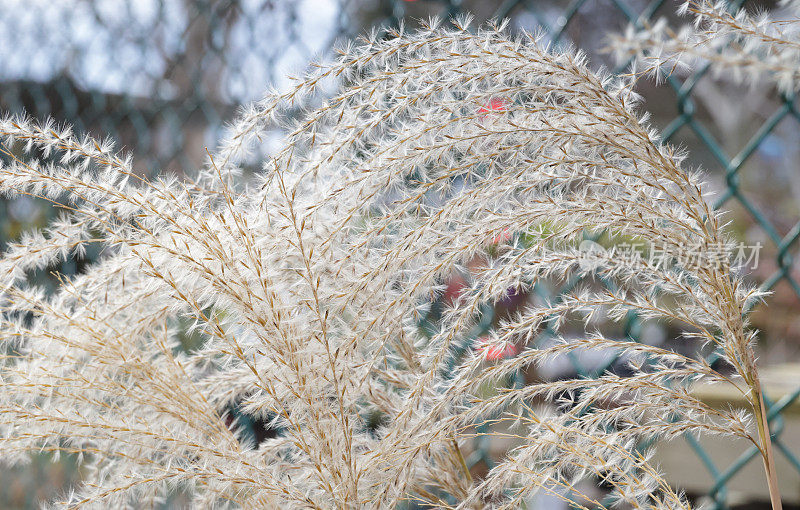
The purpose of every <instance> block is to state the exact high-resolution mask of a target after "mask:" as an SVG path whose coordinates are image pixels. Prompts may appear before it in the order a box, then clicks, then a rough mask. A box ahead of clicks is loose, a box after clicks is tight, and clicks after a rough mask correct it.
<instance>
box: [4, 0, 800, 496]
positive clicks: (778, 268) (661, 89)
mask: <svg viewBox="0 0 800 510" xmlns="http://www.w3.org/2000/svg"><path fill="white" fill-rule="evenodd" d="M0 4H8V5H4V6H3V7H2V11H0V12H2V14H0V41H2V46H0V47H2V48H4V50H2V51H3V55H2V58H0V109H2V110H3V111H10V112H23V111H25V112H27V113H28V114H30V115H32V116H34V117H37V118H45V117H48V116H50V117H53V118H55V119H56V120H58V121H63V122H66V123H69V124H72V125H74V126H75V128H76V130H78V131H87V132H90V133H95V134H101V135H103V136H110V137H112V138H114V139H116V140H118V141H119V143H120V144H121V145H124V146H126V147H128V148H130V149H131V150H132V151H133V152H134V154H135V156H137V160H138V165H139V167H138V169H139V170H140V171H142V172H144V173H156V172H165V171H170V172H179V173H180V172H189V171H191V170H192V169H193V168H196V167H197V166H198V165H200V164H201V162H202V158H203V152H202V151H203V147H204V146H208V147H213V146H214V144H215V140H216V139H217V138H218V137H219V135H220V133H221V129H222V126H223V125H224V122H225V121H227V120H230V119H231V118H232V117H233V116H234V115H235V113H236V108H237V105H239V104H242V103H246V102H248V101H252V100H255V99H258V97H259V95H260V94H261V93H262V92H263V90H264V88H265V86H266V85H267V84H272V85H274V86H276V87H278V88H280V87H281V86H284V85H285V84H286V81H285V80H286V78H285V75H286V73H287V72H290V71H293V70H295V71H296V70H301V69H302V68H303V66H304V65H305V64H306V63H307V62H309V61H310V60H311V59H312V58H314V57H316V56H319V55H322V56H323V58H324V55H325V54H326V52H330V49H331V48H332V46H333V42H334V40H335V39H337V38H341V37H348V36H352V35H354V34H358V33H361V32H364V31H366V30H368V29H370V28H372V27H387V26H390V25H396V24H398V23H400V22H401V20H402V21H403V22H407V23H408V24H409V25H412V26H413V24H414V21H413V18H415V17H416V18H424V17H428V16H441V17H449V16H454V15H459V14H465V13H471V14H473V15H474V16H475V17H476V18H477V19H478V21H481V20H485V19H488V18H492V17H497V18H505V17H509V18H510V19H511V28H512V29H526V30H529V31H534V30H542V31H544V32H545V33H546V34H547V35H548V37H549V39H550V41H551V42H552V43H553V44H554V45H558V44H569V45H574V46H576V47H578V48H579V49H581V50H583V51H586V52H587V53H588V54H589V55H590V57H592V59H593V61H595V62H597V63H598V64H606V65H609V63H608V62H607V61H606V58H607V57H606V56H605V55H604V53H602V52H601V51H599V50H600V48H601V47H602V45H603V44H604V40H603V37H604V35H605V34H607V33H608V32H609V31H620V30H623V29H624V27H625V26H626V25H627V24H628V23H638V24H641V23H644V22H646V20H650V19H655V18H656V17H659V16H667V17H673V16H674V14H673V13H674V12H675V7H676V6H675V4H674V3H672V2H668V1H665V0H655V1H653V2H649V3H648V2H646V1H644V0H569V1H560V0H550V1H541V0H538V1H533V0H529V1H525V0H505V1H499V0H498V1H480V2H479V1H475V2H469V1H467V0H464V1H461V0H417V1H410V0H391V1H381V2H366V1H357V0H353V1H349V0H314V1H302V2H289V1H288V0H287V1H281V0H277V1H268V0H260V1H259V0H252V1H245V0H227V1H199V0H148V1H145V2H137V1H134V0H130V1H125V2H121V1H118V2H105V1H81V0H72V1H66V2H59V3H49V2H44V1H42V2H35V1H34V2H28V3H26V4H25V5H22V4H21V3H17V2H13V1H6V2H0ZM740 5H741V2H738V1H737V3H735V4H732V5H731V7H732V8H736V7H738V6H740ZM746 7H747V6H746ZM755 7H758V8H764V7H766V8H769V7H770V5H768V4H767V5H758V6H755ZM624 69H625V67H619V68H617V69H616V70H617V72H623V71H624ZM643 87H644V90H643V94H644V96H645V100H646V104H645V109H646V110H648V111H652V112H653V115H654V116H653V121H654V122H655V123H656V124H657V125H658V126H659V127H661V128H662V130H663V131H662V132H663V135H664V137H665V138H666V139H667V140H670V141H674V142H676V143H678V144H681V145H683V146H685V147H687V148H688V150H689V162H690V164H691V165H692V166H696V165H701V166H703V167H704V168H706V169H707V170H708V172H709V174H710V177H711V178H712V180H713V181H714V182H715V183H717V187H718V189H719V190H720V194H719V196H718V197H717V201H716V204H715V205H716V206H717V207H724V208H726V209H728V210H731V211H732V215H733V220H734V221H733V224H734V230H735V231H737V232H738V235H740V237H741V239H742V240H743V241H748V242H755V241H757V242H759V243H762V244H763V245H764V249H763V252H762V255H761V257H762V258H761V266H760V270H759V271H758V272H754V274H753V275H751V277H752V278H753V279H755V280H756V281H757V283H758V284H759V285H760V286H761V287H762V288H763V289H765V290H771V291H773V292H774V293H773V295H772V296H771V297H769V298H767V300H766V303H764V304H761V305H758V308H757V309H756V310H755V311H754V314H753V317H754V322H755V323H756V325H757V326H759V327H760V328H761V329H762V330H763V331H764V334H763V335H762V338H764V340H763V342H766V344H767V345H768V346H769V347H770V349H773V350H775V349H777V350H778V352H786V349H787V347H786V345H789V346H791V345H792V343H794V345H800V331H798V330H800V326H799V325H798V323H797V321H796V319H794V317H795V315H797V311H798V310H800V279H799V277H798V270H797V269H798V268H797V267H796V266H795V265H794V254H795V253H796V251H797V244H798V243H797V239H798V237H800V221H799V220H800V211H799V210H798V204H797V200H796V197H797V196H798V194H800V184H797V183H798V181H799V180H800V177H797V176H795V175H794V174H796V173H797V164H796V161H797V156H798V154H799V153H800V150H799V149H798V147H799V146H800V144H799V143H798V142H800V140H799V139H800V134H799V133H800V113H799V112H798V109H797V105H796V102H795V97H794V96H790V95H780V94H778V93H777V92H775V91H774V90H755V91H753V90H749V91H742V90H738V89H737V90H731V89H730V88H726V86H724V85H720V84H719V83H718V82H716V81H715V80H712V79H710V77H709V76H708V69H705V68H701V69H698V70H695V71H694V72H693V73H691V74H689V75H688V76H684V75H682V76H678V75H673V76H670V77H669V78H668V79H667V80H666V81H665V83H663V84H662V85H660V86H655V85H654V84H651V83H648V84H644V85H643ZM743 96H744V97H747V98H748V100H747V101H745V102H742V103H740V102H739V99H736V98H741V97H743ZM51 214H52V211H50V210H49V209H47V208H44V207H41V206H40V205H38V204H36V203H34V202H32V201H30V200H28V199H15V200H13V201H3V202H2V203H0V217H1V218H3V222H2V229H3V230H2V237H3V239H9V238H14V237H16V235H17V234H18V233H19V231H20V230H22V229H24V228H27V227H30V226H36V225H37V224H43V223H44V222H46V220H47V218H48V216H49V215H51ZM737 229H738V230H737ZM70 264H72V265H71V266H70ZM76 264H78V262H76V261H68V262H67V263H65V266H64V267H62V268H61V270H62V272H64V273H67V274H69V273H71V272H74V271H76V270H77V269H78V268H77V265H76ZM564 290H565V289H564V288H561V289H556V288H550V289H548V288H543V287H537V288H536V289H535V292H536V293H538V294H540V295H542V296H544V297H547V298H552V297H554V296H557V295H558V294H559V293H560V292H563V291H564ZM767 309H769V310H770V313H769V316H767V314H766V311H765V310H767ZM490 313H491V311H490V310H488V311H487V314H489V315H487V317H490ZM490 322H491V321H490V320H489V321H487V322H486V327H488V325H489V323H490ZM643 329H644V325H643V324H642V323H641V322H640V321H638V320H637V318H636V317H633V316H631V317H629V319H628V321H627V324H626V326H625V330H624V334H625V335H627V336H628V337H629V338H630V339H631V340H634V341H639V340H641V339H642V336H643V334H644V333H643ZM481 333H482V332H481V331H476V332H475V335H476V336H477V335H480V334H481ZM544 336H546V335H544ZM781 349H783V351H781ZM762 352H769V349H762ZM708 355H709V356H711V357H713V356H714V354H713V353H709V354H708ZM768 357H769V356H768ZM615 361H616V360H615V359H607V360H604V361H603V362H602V363H599V364H598V363H594V364H592V366H586V365H585V364H584V363H583V362H582V360H581V359H579V358H577V357H576V358H573V359H572V360H571V362H572V369H573V370H574V372H575V373H577V374H578V375H581V376H597V375H598V374H600V373H602V372H603V371H604V370H606V369H608V368H609V367H611V366H612V365H613V364H614V363H615ZM795 373H800V372H795ZM512 384H513V382H512ZM516 384H524V381H517V382H516ZM796 386H800V381H798V382H797V384H796ZM799 396H800V388H798V389H797V390H795V391H794V392H790V393H788V394H785V395H783V396H782V398H780V399H779V400H777V401H775V402H770V408H769V412H768V415H769V418H770V420H771V427H772V430H773V440H774V441H775V446H776V449H777V450H778V451H780V454H781V455H783V456H785V458H786V460H787V461H788V464H787V465H789V466H791V468H792V469H793V470H794V472H793V474H792V476H793V479H794V483H795V485H798V484H800V459H799V458H798V456H797V454H796V452H797V445H791V444H789V442H788V441H786V440H785V439H784V437H783V432H784V430H785V422H786V419H787V418H786V416H785V411H786V410H787V409H789V408H791V407H792V406H795V405H797V404H796V401H797V399H798V397H799ZM490 441H491V440H489V439H482V440H478V441H477V443H476V444H475V445H474V451H473V454H472V456H471V457H470V458H469V459H468V460H469V462H470V463H471V464H473V465H474V464H477V463H481V462H482V463H485V465H486V467H487V468H488V467H491V462H492V458H491V455H490V449H491V445H490ZM685 441H686V442H687V443H688V444H689V446H690V448H691V450H692V451H693V452H694V453H695V454H696V455H697V459H686V462H687V463H692V464H694V465H702V466H703V467H704V468H705V469H707V471H708V473H709V475H710V476H711V477H712V479H713V484H712V486H711V488H710V490H709V492H708V493H707V494H706V496H707V497H708V498H709V500H710V501H711V502H712V508H720V509H722V508H728V507H729V505H730V504H731V503H732V502H731V501H730V497H729V494H730V493H731V487H730V485H731V480H732V479H733V478H734V477H735V476H736V475H737V474H738V473H740V471H741V470H742V469H744V468H745V467H746V466H747V465H748V464H751V463H760V459H759V455H758V451H757V449H756V448H755V447H751V448H749V449H746V450H744V451H742V452H741V454H740V455H739V457H738V458H736V459H735V460H734V461H733V462H731V463H728V464H724V465H722V464H719V463H716V461H715V460H714V456H713V455H712V454H711V452H709V451H707V449H706V448H705V447H704V446H703V445H702V444H701V443H700V442H699V441H698V440H697V439H696V438H694V437H691V436H687V437H686V438H685ZM793 448H794V451H793Z"/></svg>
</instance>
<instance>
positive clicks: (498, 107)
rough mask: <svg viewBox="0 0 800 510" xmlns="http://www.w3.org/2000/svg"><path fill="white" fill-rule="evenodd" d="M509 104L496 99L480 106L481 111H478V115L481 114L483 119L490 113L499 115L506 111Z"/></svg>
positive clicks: (504, 100) (503, 100)
mask: <svg viewBox="0 0 800 510" xmlns="http://www.w3.org/2000/svg"><path fill="white" fill-rule="evenodd" d="M510 104H511V103H509V102H508V101H507V100H506V99H502V98H496V99H492V100H491V101H489V102H488V103H487V104H486V105H484V106H481V109H480V110H478V113H480V114H482V115H483V116H484V117H485V116H486V115H489V114H490V113H493V112H494V113H499V112H505V111H508V106H509V105H510Z"/></svg>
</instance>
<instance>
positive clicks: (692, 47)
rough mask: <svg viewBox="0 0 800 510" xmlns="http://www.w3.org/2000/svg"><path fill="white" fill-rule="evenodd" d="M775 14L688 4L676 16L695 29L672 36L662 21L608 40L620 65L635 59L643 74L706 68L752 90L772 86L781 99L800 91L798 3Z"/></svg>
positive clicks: (704, 0) (707, 2) (706, 0)
mask: <svg viewBox="0 0 800 510" xmlns="http://www.w3.org/2000/svg"><path fill="white" fill-rule="evenodd" d="M779 7H780V10H779V13H777V14H773V15H770V14H769V13H762V14H759V15H752V14H748V13H747V12H746V11H745V10H744V9H741V10H739V11H738V12H731V10H730V9H731V7H730V4H729V3H728V2H725V1H721V0H719V1H711V0H688V1H687V2H685V3H684V4H683V5H682V6H681V8H680V9H679V13H681V14H688V13H691V14H692V15H693V16H694V23H693V24H692V25H687V26H684V27H682V28H681V29H679V30H678V31H675V30H673V29H671V28H670V27H669V26H668V25H667V22H666V20H664V19H660V20H658V21H657V22H656V23H655V24H652V25H650V24H649V23H647V22H644V26H643V27H640V28H636V27H634V26H630V27H628V30H627V31H626V33H625V34H624V35H622V36H615V37H613V38H612V44H611V49H613V51H614V53H615V54H616V56H617V58H618V60H621V61H624V60H627V59H628V58H631V57H633V58H634V59H636V60H637V61H638V62H639V63H641V64H642V66H643V68H644V73H651V74H655V75H660V74H669V73H671V72H673V71H674V70H675V69H676V68H679V67H680V68H684V67H698V66H699V65H703V64H708V65H709V66H710V67H711V69H712V70H713V71H714V72H715V73H716V74H717V75H719V76H724V77H725V78H726V79H729V80H733V81H737V82H747V83H750V84H752V85H755V84H757V83H760V82H767V83H770V84H774V85H776V86H777V87H778V89H779V90H780V91H781V92H783V93H784V94H792V93H793V92H795V91H797V88H798V86H800V18H798V15H800V2H796V1H792V0H783V1H782V2H780V4H779Z"/></svg>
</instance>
